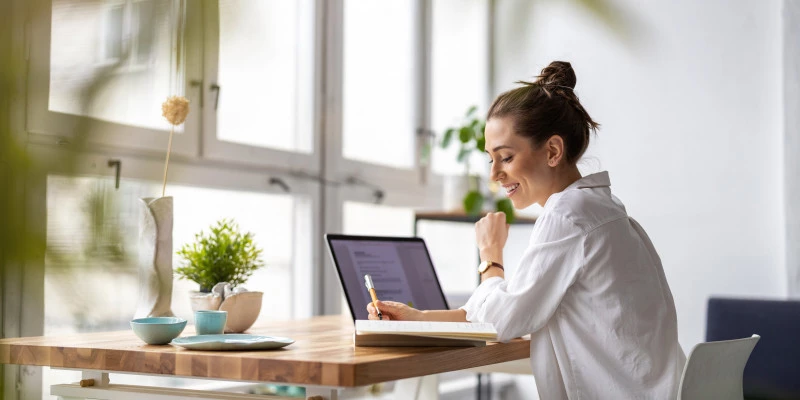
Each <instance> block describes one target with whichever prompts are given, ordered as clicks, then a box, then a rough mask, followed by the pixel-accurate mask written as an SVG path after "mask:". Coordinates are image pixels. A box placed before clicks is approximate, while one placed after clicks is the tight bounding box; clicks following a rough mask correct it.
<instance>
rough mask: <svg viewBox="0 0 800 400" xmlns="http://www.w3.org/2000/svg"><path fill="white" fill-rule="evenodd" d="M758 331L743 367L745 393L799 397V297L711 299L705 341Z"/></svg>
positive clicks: (775, 398)
mask: <svg viewBox="0 0 800 400" xmlns="http://www.w3.org/2000/svg"><path fill="white" fill-rule="evenodd" d="M753 332H758V334H759V335H761V337H762V338H764V340H763V341H761V342H760V343H759V344H758V347H756V348H755V349H754V350H753V354H751V355H750V359H749V360H748V361H747V367H746V368H745V369H744V379H743V381H742V386H743V387H744V396H745V397H746V398H754V399H771V400H797V399H800V378H798V377H800V345H799V344H798V343H800V342H799V341H800V300H765V299H737V298H711V299H709V300H708V316H707V319H706V342H714V341H718V340H729V339H737V338H742V337H746V336H748V335H750V334H751V333H753Z"/></svg>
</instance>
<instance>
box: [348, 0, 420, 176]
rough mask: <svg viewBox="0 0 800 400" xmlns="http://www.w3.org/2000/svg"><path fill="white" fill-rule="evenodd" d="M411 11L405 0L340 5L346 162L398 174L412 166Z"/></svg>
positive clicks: (361, 0) (354, 1) (357, 0)
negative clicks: (387, 168) (395, 169)
mask: <svg viewBox="0 0 800 400" xmlns="http://www.w3.org/2000/svg"><path fill="white" fill-rule="evenodd" d="M413 7H414V2H412V1H407V0H391V1H390V0H384V1H374V0H345V2H344V78H343V79H344V83H343V85H344V87H343V91H344V94H343V96H344V99H343V105H342V107H343V117H342V118H343V120H342V129H343V136H344V138H343V149H342V150H343V155H344V157H346V158H349V159H353V160H359V161H365V162H369V163H375V164H382V165H388V166H392V167H400V168H411V167H412V166H413V165H414V151H415V149H414V138H415V125H414V110H413V105H414V88H415V82H414V79H415V78H414V77H415V65H416V62H415V60H416V57H415V51H414V47H413V45H414V38H415V34H414V31H413V29H414V18H415V16H414V8H413ZM379 149H381V150H384V151H377V150H379ZM386 149H391V150H392V151H385V150H386Z"/></svg>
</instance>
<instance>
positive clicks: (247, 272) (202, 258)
mask: <svg viewBox="0 0 800 400" xmlns="http://www.w3.org/2000/svg"><path fill="white" fill-rule="evenodd" d="M209 229H210V232H209V233H208V234H205V233H204V232H203V231H200V233H198V234H196V235H195V241H194V243H187V244H185V245H184V246H183V248H181V249H180V250H179V251H178V255H179V256H181V257H182V258H183V260H184V261H185V265H184V266H182V267H178V268H177V269H176V270H175V273H176V274H177V275H178V276H179V277H180V278H184V279H189V280H191V281H194V282H197V284H199V285H200V291H201V292H209V291H211V288H212V287H214V285H216V284H217V283H219V282H228V283H230V284H231V286H233V287H236V286H239V285H241V284H243V283H244V282H245V281H247V279H248V278H249V277H250V276H251V275H253V272H255V271H256V270H257V269H259V268H261V267H263V266H264V263H263V261H262V260H261V258H260V256H261V253H262V250H261V249H259V248H258V247H257V246H256V244H255V242H254V241H253V234H252V233H250V232H247V233H244V234H243V233H241V232H240V231H239V225H238V224H236V223H235V222H234V221H233V220H229V219H223V220H221V221H218V222H217V223H216V225H213V226H211V227H210V228H209Z"/></svg>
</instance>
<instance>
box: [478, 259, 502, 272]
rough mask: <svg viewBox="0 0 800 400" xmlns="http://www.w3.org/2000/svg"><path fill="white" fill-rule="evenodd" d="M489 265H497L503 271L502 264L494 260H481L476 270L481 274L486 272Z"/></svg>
mask: <svg viewBox="0 0 800 400" xmlns="http://www.w3.org/2000/svg"><path fill="white" fill-rule="evenodd" d="M491 267H497V268H500V269H502V270H504V271H505V269H504V268H503V266H502V265H501V264H498V263H496V262H494V261H483V262H481V263H480V265H478V272H479V273H481V274H482V273H484V272H486V271H487V270H488V269H489V268H491Z"/></svg>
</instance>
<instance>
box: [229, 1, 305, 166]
mask: <svg viewBox="0 0 800 400" xmlns="http://www.w3.org/2000/svg"><path fill="white" fill-rule="evenodd" d="M219 30H220V32H219V78H218V79H219V81H218V84H219V85H220V86H221V88H222V89H221V91H220V92H219V96H220V97H219V103H218V105H219V108H218V111H217V137H218V138H219V139H220V140H223V141H228V142H236V143H242V144H247V145H253V146H262V147H271V148H276V149H281V150H288V151H300V152H306V153H310V152H311V149H312V143H311V142H312V128H313V127H312V120H313V115H312V112H313V107H312V106H313V100H312V97H313V82H314V74H313V67H314V60H313V49H314V41H313V39H314V36H313V32H314V12H313V1H312V0H301V1H284V0H259V1H243V0H220V1H219Z"/></svg>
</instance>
